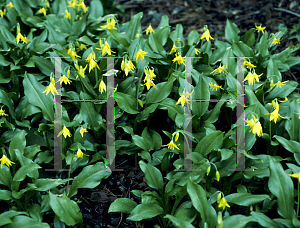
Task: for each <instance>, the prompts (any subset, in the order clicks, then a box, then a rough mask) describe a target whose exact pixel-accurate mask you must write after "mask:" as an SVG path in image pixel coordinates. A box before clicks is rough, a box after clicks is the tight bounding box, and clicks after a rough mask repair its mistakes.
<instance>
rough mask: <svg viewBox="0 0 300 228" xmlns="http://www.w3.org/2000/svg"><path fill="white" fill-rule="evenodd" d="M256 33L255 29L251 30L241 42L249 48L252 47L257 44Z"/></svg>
mask: <svg viewBox="0 0 300 228" xmlns="http://www.w3.org/2000/svg"><path fill="white" fill-rule="evenodd" d="M254 32H255V28H251V29H250V30H249V31H247V32H246V34H245V35H244V36H242V37H241V41H243V43H244V44H247V45H248V46H249V47H252V46H253V45H254V44H255V37H254V34H253V33H254Z"/></svg>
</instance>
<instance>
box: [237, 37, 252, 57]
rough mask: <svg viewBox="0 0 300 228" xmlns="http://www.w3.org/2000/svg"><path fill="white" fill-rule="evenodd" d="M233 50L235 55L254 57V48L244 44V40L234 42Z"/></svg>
mask: <svg viewBox="0 0 300 228" xmlns="http://www.w3.org/2000/svg"><path fill="white" fill-rule="evenodd" d="M232 50H233V54H234V55H235V56H245V57H253V56H254V52H253V50H252V48H250V47H249V46H248V45H246V44H244V43H243V42H242V41H239V42H238V43H233V44H232Z"/></svg>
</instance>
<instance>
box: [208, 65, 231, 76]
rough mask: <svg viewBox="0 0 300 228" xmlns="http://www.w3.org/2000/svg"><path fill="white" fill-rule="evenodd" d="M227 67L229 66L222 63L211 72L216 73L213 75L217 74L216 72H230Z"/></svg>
mask: <svg viewBox="0 0 300 228" xmlns="http://www.w3.org/2000/svg"><path fill="white" fill-rule="evenodd" d="M226 68H227V66H225V65H223V66H222V65H221V64H220V66H219V67H218V68H217V69H215V70H214V71H213V72H211V74H212V73H214V74H213V75H215V74H216V73H222V72H226V73H227V74H228V72H227V71H226Z"/></svg>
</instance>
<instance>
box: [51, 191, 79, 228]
mask: <svg viewBox="0 0 300 228" xmlns="http://www.w3.org/2000/svg"><path fill="white" fill-rule="evenodd" d="M49 197H50V201H49V202H50V206H51V208H52V210H53V211H54V212H55V214H56V215H57V216H58V217H59V219H60V220H61V221H63V222H64V223H65V224H67V225H68V226H74V225H76V224H77V223H79V222H82V214H81V212H80V209H79V206H78V205H77V203H75V202H74V201H73V200H70V199H69V198H68V197H67V196H66V195H64V196H63V197H61V198H60V197H57V196H55V195H53V194H52V193H51V192H50V191H49Z"/></svg>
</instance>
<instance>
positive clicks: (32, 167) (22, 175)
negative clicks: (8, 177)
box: [13, 162, 42, 181]
mask: <svg viewBox="0 0 300 228" xmlns="http://www.w3.org/2000/svg"><path fill="white" fill-rule="evenodd" d="M40 168H42V167H40V166H39V165H38V164H35V163H33V162H32V163H30V164H29V165H26V166H22V167H21V168H20V169H18V171H17V172H16V174H15V175H14V178H13V181H22V180H24V179H25V177H26V175H27V174H28V173H29V172H31V171H33V170H36V169H40Z"/></svg>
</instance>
